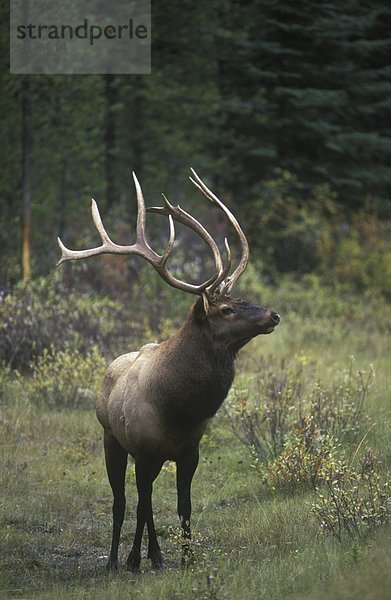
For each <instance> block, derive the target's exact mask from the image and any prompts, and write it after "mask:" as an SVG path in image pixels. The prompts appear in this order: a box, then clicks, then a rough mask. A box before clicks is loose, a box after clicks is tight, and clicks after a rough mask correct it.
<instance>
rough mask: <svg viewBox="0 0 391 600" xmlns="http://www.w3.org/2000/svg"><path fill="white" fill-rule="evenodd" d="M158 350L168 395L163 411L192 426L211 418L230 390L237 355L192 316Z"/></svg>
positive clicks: (204, 323)
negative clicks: (216, 340)
mask: <svg viewBox="0 0 391 600" xmlns="http://www.w3.org/2000/svg"><path fill="white" fill-rule="evenodd" d="M159 350H160V352H162V358H163V357H164V359H163V360H164V363H165V365H166V368H165V369H164V371H165V373H164V380H162V382H161V385H162V386H164V388H165V389H166V392H167V393H166V394H164V397H165V398H167V401H166V404H165V406H164V407H162V408H163V410H164V411H165V414H167V415H168V418H169V419H171V420H172V419H174V420H178V421H180V422H181V423H183V424H185V423H188V424H189V426H193V425H195V424H196V423H198V422H201V421H203V420H204V419H206V418H210V417H212V416H213V415H214V414H215V412H216V411H217V409H218V408H219V406H220V405H221V404H222V402H223V401H224V399H225V398H226V396H227V394H228V391H229V389H230V387H231V384H232V381H233V378H234V355H233V353H232V352H231V351H230V350H229V349H227V348H226V347H224V346H222V345H219V344H217V343H216V342H215V341H214V340H213V337H212V333H211V331H210V328H209V324H208V321H207V320H206V319H205V320H202V321H201V320H197V319H195V318H194V317H193V316H192V315H191V314H190V315H189V317H188V319H187V320H186V322H185V323H184V324H183V326H182V327H181V329H180V330H179V331H178V333H176V334H175V335H174V336H173V337H172V338H171V339H170V340H168V341H167V342H163V343H162V344H161V346H160V349H159ZM173 365H174V366H175V369H173V368H172V367H173ZM161 397H162V396H161Z"/></svg>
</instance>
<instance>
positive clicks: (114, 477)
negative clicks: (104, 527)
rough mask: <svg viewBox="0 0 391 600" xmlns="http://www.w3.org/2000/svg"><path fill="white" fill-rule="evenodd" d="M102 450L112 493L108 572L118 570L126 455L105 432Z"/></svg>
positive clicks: (124, 500) (123, 508) (123, 509)
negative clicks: (111, 524) (111, 526)
mask: <svg viewBox="0 0 391 600" xmlns="http://www.w3.org/2000/svg"><path fill="white" fill-rule="evenodd" d="M104 448H105V458H106V469H107V475H108V478H109V482H110V486H111V489H112V491H113V497H114V500H113V536H112V540H111V550H110V558H109V562H108V564H107V570H108V571H116V570H117V569H118V545H119V538H120V533H121V528H122V523H123V522H124V515H125V504H126V499H125V472H126V465H127V462H128V453H127V452H126V450H124V449H123V448H122V446H121V445H120V444H119V443H118V442H117V440H116V439H115V438H114V437H113V436H112V435H111V434H110V433H109V432H107V431H105V432H104Z"/></svg>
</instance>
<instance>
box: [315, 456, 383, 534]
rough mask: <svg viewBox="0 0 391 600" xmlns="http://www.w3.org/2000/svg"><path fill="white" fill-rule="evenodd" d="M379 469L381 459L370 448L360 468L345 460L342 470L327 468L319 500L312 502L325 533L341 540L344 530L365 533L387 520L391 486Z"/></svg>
mask: <svg viewBox="0 0 391 600" xmlns="http://www.w3.org/2000/svg"><path fill="white" fill-rule="evenodd" d="M378 469H379V460H378V458H377V457H376V456H375V455H374V454H373V452H372V451H371V450H368V451H367V452H366V454H365V455H364V456H363V457H362V459H361V461H360V463H359V466H358V469H353V468H352V467H348V465H346V464H345V465H343V469H340V470H339V472H334V471H333V469H326V471H325V477H324V482H325V485H324V486H323V487H322V488H321V489H318V498H317V501H316V502H315V503H314V504H313V505H312V512H313V513H314V514H315V516H316V517H317V519H318V520H319V522H320V526H321V529H322V531H323V532H324V533H330V534H332V535H334V536H335V537H337V539H338V540H339V541H342V537H343V535H344V534H347V535H348V536H350V537H362V536H363V533H364V532H365V530H367V529H373V528H375V527H379V526H380V525H383V524H384V523H386V521H388V519H389V518H390V509H391V489H390V484H389V481H388V480H386V481H382V478H381V476H380V474H379V472H378Z"/></svg>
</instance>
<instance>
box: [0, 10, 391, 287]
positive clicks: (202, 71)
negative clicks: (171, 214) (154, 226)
mask: <svg viewBox="0 0 391 600" xmlns="http://www.w3.org/2000/svg"><path fill="white" fill-rule="evenodd" d="M152 11H153V14H152V25H153V29H152V30H153V47H152V56H153V64H152V74H151V75H145V76H141V75H135V76H121V75H101V76H100V75H85V76H69V75H66V76H51V75H31V76H24V77H25V78H27V81H28V83H29V85H28V89H29V105H30V108H31V114H30V115H29V123H28V125H29V130H30V131H31V147H30V151H29V153H30V156H29V160H30V168H31V195H32V199H31V237H32V242H31V244H32V251H31V256H32V275H33V276H36V275H38V274H46V273H47V272H48V271H50V270H51V269H52V267H53V265H54V264H55V261H56V256H57V254H56V244H55V237H56V236H57V235H58V234H60V235H62V236H63V237H64V238H65V240H66V241H68V240H70V238H72V241H75V240H78V242H80V243H84V242H88V241H89V239H86V236H89V234H87V233H86V231H88V229H87V220H88V219H89V215H88V199H89V197H91V196H94V197H95V198H96V199H97V200H98V201H99V204H100V206H101V208H102V213H103V217H104V218H105V219H106V220H107V218H109V219H111V220H112V221H113V223H114V224H115V226H116V228H117V231H118V232H119V233H120V235H123V236H124V235H125V232H124V231H123V230H122V229H121V224H122V222H123V220H124V218H125V217H126V219H127V220H128V221H133V222H134V213H135V210H134V206H133V205H132V204H131V203H130V198H131V197H132V192H131V185H130V171H131V170H132V169H133V170H135V171H136V172H137V174H138V176H139V179H140V181H142V183H143V187H144V190H145V194H146V197H147V198H149V199H150V201H151V203H154V204H155V203H156V202H157V194H158V193H159V192H160V191H164V192H165V193H167V195H169V196H171V198H172V200H173V201H174V202H177V201H182V199H183V198H182V196H183V195H186V196H187V194H188V193H190V192H188V189H189V188H187V187H186V185H185V183H184V182H185V181H186V174H187V172H188V168H189V166H194V167H195V168H197V170H198V171H199V172H200V173H201V174H202V175H203V176H205V177H207V178H208V177H209V181H210V184H211V185H212V187H214V188H215V189H217V190H218V191H219V193H221V195H222V196H224V198H226V199H227V201H228V202H229V203H230V204H231V205H233V207H234V210H235V212H236V213H237V214H238V215H239V217H240V220H241V221H242V222H244V223H243V224H244V226H245V228H247V227H250V229H251V228H252V227H253V232H252V233H251V236H250V242H251V244H252V248H254V250H255V253H257V251H258V253H259V254H263V253H264V247H262V244H260V243H259V240H261V239H262V236H263V234H264V231H261V229H260V228H261V227H262V219H261V218H260V219H258V218H256V219H254V216H253V213H252V211H251V209H252V208H254V207H255V209H256V210H257V211H258V214H259V215H260V217H261V216H262V210H263V208H264V206H265V203H266V202H267V198H268V186H269V183H268V182H270V181H274V180H276V178H279V177H280V174H281V173H285V174H288V176H289V177H291V178H293V180H295V181H296V182H297V185H295V186H294V189H293V188H292V189H291V190H290V191H291V192H292V196H291V197H290V198H289V201H288V204H289V211H288V212H289V214H290V216H289V219H292V218H294V217H293V216H292V215H294V214H297V210H296V209H298V210H301V208H302V207H303V206H307V207H309V209H308V208H307V209H306V210H307V211H308V210H309V211H312V207H313V205H314V202H313V196H314V190H319V189H320V188H322V189H328V190H329V197H330V198H332V199H334V200H335V204H336V206H337V207H338V211H339V212H340V214H341V215H344V216H343V217H341V218H340V221H341V220H342V218H343V219H345V218H346V215H347V214H349V213H351V212H352V211H353V212H354V211H357V209H362V208H363V207H366V206H368V205H369V204H370V205H374V206H375V210H376V211H377V214H378V215H379V214H380V215H381V216H385V215H387V214H389V192H390V187H391V186H390V184H391V176H390V171H389V169H388V164H389V162H390V154H391V134H390V125H391V119H390V107H391V102H390V96H391V80H390V72H391V71H390V65H389V52H390V45H391V36H390V33H389V32H390V21H391V9H390V7H388V6H387V4H386V3H384V2H382V1H381V0H374V1H373V2H369V1H365V2H358V1H357V0H349V1H348V2H345V3H342V4H341V3H337V2H324V1H322V2H317V3H313V2H310V1H309V0H299V1H298V2H295V3H292V2H290V1H288V0H283V1H282V2H277V1H271V2H270V1H267V2H266V1H265V0H251V1H250V2H246V3H244V4H243V3H240V2H237V1H234V0H231V1H229V2H227V1H226V0H213V1H212V2H208V3H201V4H200V3H192V2H179V1H178V0H174V2H172V1H171V2H167V1H165V0H164V1H163V2H159V3H157V2H154V3H153V5H152ZM0 13H1V16H2V19H3V22H7V20H8V6H7V5H6V3H1V6H0ZM0 45H1V49H2V52H1V57H2V58H1V70H0V85H1V90H2V93H1V99H0V140H1V143H0V161H1V165H2V173H3V176H2V178H1V181H0V211H1V217H2V218H1V226H0V243H1V246H2V257H1V266H0V281H1V282H2V283H3V284H4V283H14V282H15V281H17V280H18V279H19V278H20V276H21V270H20V263H21V257H20V252H21V232H22V176H23V139H22V106H21V90H22V82H23V79H22V76H17V75H10V74H9V72H8V39H7V32H6V30H5V29H4V28H3V30H2V33H1V37H0ZM25 80H26V79H25ZM179 190H181V192H179ZM283 200H284V199H283ZM284 202H285V201H284ZM284 202H283V204H284ZM292 203H293V204H292ZM284 206H285V204H284ZM292 206H293V208H292ZM84 207H86V208H85V209H84ZM200 210H201V211H202V208H201V209H200ZM329 216H330V215H327V214H326V215H324V214H323V215H322V220H323V222H327V219H328V218H329ZM246 221H247V222H246ZM346 222H347V223H348V222H349V218H348V220H347V221H346ZM292 224H293V221H292V220H290V225H292ZM88 226H89V225H88ZM164 226H165V225H164ZM311 226H317V224H316V223H311ZM162 227H163V224H162ZM126 235H127V236H128V235H129V234H128V233H126ZM314 235H317V234H316V233H314ZM269 241H270V240H269ZM280 241H281V240H280V238H279V236H277V238H276V240H275V241H273V242H272V246H273V247H272V248H271V253H272V254H276V253H278V252H282V253H283V255H284V259H283V261H281V260H278V261H276V262H275V264H274V265H273V267H277V268H279V266H280V264H281V262H284V261H285V264H286V270H288V271H289V272H291V271H302V270H303V269H302V267H300V266H299V268H297V261H296V263H295V260H293V264H290V262H292V261H290V258H291V255H290V251H289V248H290V247H291V246H290V245H289V244H288V245H287V246H284V247H283V248H282V249H281V246H278V248H277V243H278V244H279V243H280ZM307 241H309V245H308V246H307ZM307 241H305V242H304V246H305V248H304V249H303V248H301V249H300V248H299V249H298V252H299V254H300V257H299V258H298V260H299V263H300V262H303V257H304V260H305V256H311V255H313V252H312V250H313V247H312V246H311V244H312V242H311V241H310V240H307ZM303 252H304V254H303ZM285 259H288V260H285ZM312 262H313V261H312ZM312 262H311V261H310V263H311V265H312ZM315 262H316V261H315ZM311 265H309V266H311ZM305 270H306V269H304V271H305ZM307 270H308V269H307Z"/></svg>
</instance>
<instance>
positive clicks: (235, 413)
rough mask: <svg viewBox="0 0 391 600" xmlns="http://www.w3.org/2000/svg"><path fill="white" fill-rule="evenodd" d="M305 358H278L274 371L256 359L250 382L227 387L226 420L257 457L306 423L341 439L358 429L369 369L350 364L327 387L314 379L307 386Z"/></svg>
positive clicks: (276, 450)
mask: <svg viewBox="0 0 391 600" xmlns="http://www.w3.org/2000/svg"><path fill="white" fill-rule="evenodd" d="M304 362H305V357H302V359H300V360H298V361H295V362H291V363H290V364H286V363H285V362H284V361H283V362H282V363H281V365H280V368H279V369H278V370H276V368H275V365H274V364H273V366H270V365H269V363H266V362H264V363H261V365H260V367H259V371H258V373H257V375H256V376H255V378H254V381H253V385H252V387H250V386H248V387H246V388H240V387H238V386H235V387H234V388H233V389H232V391H231V394H230V397H229V401H228V403H227V406H226V411H227V414H228V417H229V419H230V422H231V425H232V427H233V430H234V432H235V433H236V434H237V436H238V437H239V438H240V440H241V441H242V442H243V443H244V444H245V445H246V446H247V447H248V448H250V451H251V453H252V455H253V456H256V457H257V460H258V461H261V462H262V461H265V460H271V459H275V458H277V457H278V456H279V455H280V453H281V452H282V451H283V450H284V449H286V445H287V443H289V444H292V443H296V442H298V440H297V439H296V438H295V437H293V438H292V432H296V433H299V432H300V431H304V430H303V427H304V424H305V423H307V424H308V423H311V427H314V428H315V430H316V431H319V435H322V436H326V435H328V434H331V435H332V436H333V437H335V438H338V439H340V440H342V439H343V438H344V437H346V436H349V435H350V436H352V435H353V436H354V435H355V434H357V433H358V432H359V430H360V427H361V424H362V421H363V419H364V415H363V404H364V400H365V398H366V396H367V394H368V391H369V389H370V385H371V382H372V380H373V368H372V367H370V369H369V371H368V373H363V372H361V371H358V372H357V373H355V372H354V371H353V368H352V363H351V364H350V367H349V369H348V370H347V371H343V372H342V373H340V374H338V376H337V379H336V381H335V382H333V383H332V384H331V385H330V386H328V387H326V386H324V385H322V383H321V382H316V383H315V384H313V385H312V386H311V387H309V389H308V385H307V386H306V385H305V380H304ZM295 440H296V442H295ZM306 443H307V442H306ZM296 450H297V451H299V448H298V447H297V448H296Z"/></svg>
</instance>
